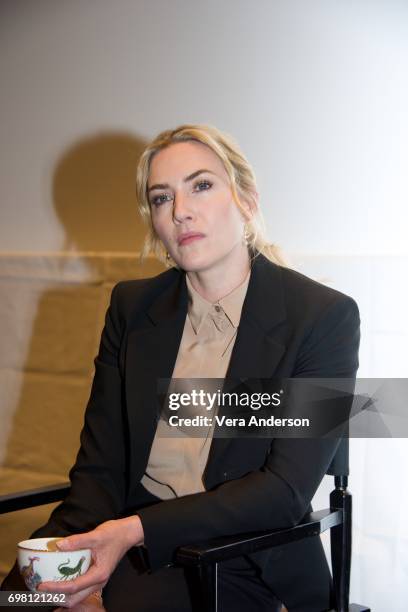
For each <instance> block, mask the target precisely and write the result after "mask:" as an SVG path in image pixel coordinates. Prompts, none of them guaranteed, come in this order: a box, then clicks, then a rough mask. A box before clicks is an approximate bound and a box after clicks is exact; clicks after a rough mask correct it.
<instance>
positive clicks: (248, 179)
mask: <svg viewBox="0 0 408 612" xmlns="http://www.w3.org/2000/svg"><path fill="white" fill-rule="evenodd" d="M187 141H195V142H200V143H202V144H205V145H207V146H208V147H210V149H212V151H213V152H214V153H215V154H216V155H217V156H218V157H219V158H220V160H221V161H222V163H223V164H224V168H225V170H226V172H227V174H228V176H229V179H230V183H231V191H232V196H233V199H234V201H235V203H236V205H237V206H238V208H239V210H240V211H241V212H242V213H243V214H244V216H245V214H246V210H245V208H244V207H243V205H242V204H241V201H240V196H241V198H243V199H244V200H246V201H248V202H250V203H251V204H253V205H254V207H255V209H256V212H255V213H254V214H253V216H252V218H251V219H250V220H249V221H247V222H246V225H245V230H246V231H245V237H246V240H247V244H248V250H249V253H250V256H251V259H252V258H254V257H256V256H257V255H258V254H259V253H262V254H263V255H265V257H267V258H268V259H269V260H270V261H272V262H274V263H277V264H279V265H282V266H286V265H287V264H286V262H285V260H284V258H283V256H282V255H281V253H280V249H279V247H278V246H277V245H275V244H269V243H268V242H267V239H266V232H265V222H264V219H263V216H262V213H261V211H260V210H259V207H258V206H257V201H256V196H257V185H256V179H255V174H254V171H253V169H252V167H251V165H250V163H249V162H248V160H247V159H246V157H245V156H244V154H243V153H242V151H241V149H240V147H239V145H238V144H237V143H236V142H235V140H234V139H233V138H232V137H231V136H229V135H228V134H225V133H223V132H221V131H220V130H218V129H217V128H215V127H214V126H210V125H193V124H186V125H180V126H179V127H177V128H176V129H174V130H165V131H164V132H161V133H160V134H158V136H156V138H155V139H154V140H152V142H151V143H150V144H149V145H148V146H147V147H146V149H145V150H144V152H143V154H142V156H141V157H140V160H139V163H138V166H137V172H136V195H137V201H138V205H139V210H140V213H141V215H142V218H143V220H144V221H145V223H146V224H147V227H148V232H147V235H146V238H145V242H144V245H143V249H142V252H141V259H142V260H143V259H144V258H145V257H146V256H147V255H148V254H149V253H151V252H153V253H154V254H155V255H156V257H158V259H159V260H160V261H162V262H163V263H165V264H168V261H167V253H166V250H165V248H164V246H163V244H162V242H161V240H160V239H159V237H158V236H157V234H156V232H155V230H154V228H153V224H152V216H151V209H150V203H149V198H148V195H147V185H148V180H149V173H150V164H151V161H152V159H153V157H154V155H156V153H158V152H159V151H161V150H162V149H165V148H166V147H169V146H170V145H172V144H175V143H177V142H187Z"/></svg>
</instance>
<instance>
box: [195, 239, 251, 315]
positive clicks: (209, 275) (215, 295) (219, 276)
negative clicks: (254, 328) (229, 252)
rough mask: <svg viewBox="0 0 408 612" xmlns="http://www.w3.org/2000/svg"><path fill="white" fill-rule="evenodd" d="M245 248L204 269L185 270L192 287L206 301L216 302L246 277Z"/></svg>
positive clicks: (247, 256) (246, 258)
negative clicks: (226, 259)
mask: <svg viewBox="0 0 408 612" xmlns="http://www.w3.org/2000/svg"><path fill="white" fill-rule="evenodd" d="M250 267H251V264H250V258H249V253H248V250H247V248H245V249H243V250H242V251H240V253H239V256H234V257H233V258H230V259H228V261H220V262H217V264H216V265H214V266H211V267H210V268H207V269H206V270H200V271H194V272H187V276H188V278H189V281H190V282H191V284H192V285H193V287H194V289H195V290H196V291H197V292H198V293H199V294H200V295H201V297H203V298H204V299H205V300H207V301H208V302H212V303H214V302H217V301H218V300H220V299H221V298H223V297H225V296H226V295H228V294H229V293H231V291H234V289H236V287H239V285H241V284H242V283H243V282H244V280H245V279H246V277H247V275H248V273H249V270H250Z"/></svg>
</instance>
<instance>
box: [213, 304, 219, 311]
mask: <svg viewBox="0 0 408 612" xmlns="http://www.w3.org/2000/svg"><path fill="white" fill-rule="evenodd" d="M214 308H215V310H216V311H217V312H220V311H221V306H218V304H216V305H215V306H214Z"/></svg>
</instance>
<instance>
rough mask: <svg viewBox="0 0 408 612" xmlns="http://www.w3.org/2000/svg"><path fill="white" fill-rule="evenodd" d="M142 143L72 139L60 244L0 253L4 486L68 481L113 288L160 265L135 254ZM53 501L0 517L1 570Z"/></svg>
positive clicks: (119, 138)
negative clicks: (44, 250)
mask: <svg viewBox="0 0 408 612" xmlns="http://www.w3.org/2000/svg"><path fill="white" fill-rule="evenodd" d="M144 145H145V143H144V142H143V141H141V140H139V139H137V138H135V137H133V136H131V135H127V134H123V133H107V134H98V135H96V136H93V137H91V138H86V139H84V140H82V141H80V142H79V143H77V144H75V145H74V146H72V147H71V148H70V149H69V150H68V151H67V152H65V153H64V155H63V156H62V158H61V159H60V160H59V161H58V163H57V165H56V168H55V172H54V176H53V181H52V194H53V200H54V206H55V210H56V213H57V216H58V219H59V220H60V222H61V224H62V226H63V228H64V231H65V241H64V247H63V251H64V252H60V253H50V254H45V255H39V256H34V257H33V256H25V255H24V254H21V255H18V256H14V260H13V256H12V257H11V259H12V260H13V261H11V260H9V261H5V262H3V267H4V268H5V270H6V274H0V293H2V294H3V296H4V298H5V300H4V303H6V304H8V307H7V311H6V313H5V316H2V317H1V320H0V326H1V328H2V329H1V330H0V331H1V333H2V337H4V338H6V342H5V343H3V347H2V354H1V365H0V369H1V370H2V371H3V375H4V380H5V382H6V385H7V388H8V389H10V390H11V392H10V393H9V394H8V397H9V400H8V402H9V403H8V404H6V405H5V406H4V408H3V409H2V413H3V414H2V416H4V420H3V424H4V426H5V429H4V432H5V438H3V442H2V446H3V448H2V449H0V450H2V452H1V455H2V461H1V467H0V476H1V478H0V482H1V485H0V487H1V490H0V493H7V492H12V491H16V490H21V489H29V488H33V487H37V486H42V485H46V484H51V483H54V482H63V481H65V480H67V476H68V470H69V468H70V467H71V465H72V464H73V462H74V460H75V456H76V452H77V450H78V448H79V433H80V429H81V427H82V424H83V415H84V410H85V406H86V402H87V399H88V397H89V391H90V381H91V378H92V374H93V359H94V357H95V355H96V352H97V348H98V343H99V338H100V332H101V329H102V326H103V322H104V315H105V311H106V307H107V304H108V301H109V296H110V292H111V288H112V286H113V285H114V284H115V283H116V282H117V281H118V280H121V279H125V278H143V277H146V276H152V275H155V274H158V273H159V272H161V271H162V270H163V266H162V265H161V264H159V263H158V262H156V261H154V260H150V261H149V260H148V261H147V262H146V263H145V264H143V265H140V263H139V260H138V256H137V255H136V252H137V251H138V250H139V249H140V247H141V244H142V240H143V236H144V232H145V228H144V225H143V224H142V221H141V219H140V217H139V215H138V212H137V207H136V197H135V174H136V165H137V161H138V158H139V156H140V153H141V151H142V150H143V148H144ZM3 296H2V297H3ZM3 326H4V328H3ZM3 331H4V334H3ZM13 398H14V399H13ZM53 507H54V505H52V506H51V507H50V506H44V507H40V508H36V509H30V510H25V511H21V512H18V513H12V514H8V515H3V516H0V533H1V538H0V539H1V541H2V550H1V553H0V554H1V557H0V575H1V574H4V572H7V571H8V569H9V568H10V567H11V565H12V563H13V561H14V558H15V549H16V542H18V541H20V540H22V539H24V538H26V537H27V536H28V535H29V534H30V533H31V532H32V531H34V529H36V528H37V527H39V526H40V525H41V524H43V523H44V522H45V521H46V520H47V518H48V515H49V513H50V510H51V509H52V508H53Z"/></svg>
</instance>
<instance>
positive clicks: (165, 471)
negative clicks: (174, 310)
mask: <svg viewBox="0 0 408 612" xmlns="http://www.w3.org/2000/svg"><path fill="white" fill-rule="evenodd" d="M250 275H251V272H250V271H249V272H248V275H247V277H246V278H245V280H244V281H243V282H242V283H241V285H239V286H238V287H236V288H235V289H234V290H233V291H231V293H229V294H228V295H226V296H225V297H223V298H221V299H220V300H218V302H216V303H215V304H212V303H211V302H208V301H207V300H205V299H204V298H203V297H202V296H201V295H200V294H199V293H198V292H197V291H196V290H195V289H194V287H193V286H192V284H191V282H190V281H189V279H188V276H186V282H187V290H188V297H189V304H188V312H187V316H186V321H185V324H184V330H183V336H182V339H181V343H180V347H179V351H178V355H177V359H176V363H175V366H174V371H173V375H172V381H171V383H170V385H171V387H173V389H175V388H177V391H180V383H181V384H182V385H183V388H182V390H183V391H188V389H187V388H185V387H188V381H186V380H183V381H177V380H176V379H194V378H218V379H219V378H221V379H222V378H225V375H226V373H227V369H228V365H229V362H230V358H231V354H232V349H233V348H234V344H235V338H236V335H237V331H238V325H239V321H240V318H241V311H242V306H243V303H244V299H245V295H246V292H247V289H248V283H249V279H250ZM218 387H219V385H217V388H218ZM195 414H197V412H196V413H195ZM211 441H212V428H211V427H210V428H208V431H207V436H206V437H204V436H203V437H191V436H189V435H188V433H182V432H180V430H178V431H177V435H175V433H174V427H171V426H170V425H169V424H168V422H167V420H165V419H160V420H159V423H158V426H157V430H156V435H155V438H154V440H153V445H152V448H151V451H150V456H149V461H148V465H147V468H146V472H145V474H144V476H143V478H142V480H141V482H142V484H143V486H144V487H145V488H146V489H147V490H148V491H150V492H151V493H153V495H156V496H157V497H159V498H160V499H171V498H174V497H181V496H183V495H188V494H189V493H199V492H201V491H205V488H204V485H203V480H202V476H203V472H204V469H205V466H206V463H207V459H208V453H209V450H210V446H211Z"/></svg>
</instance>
